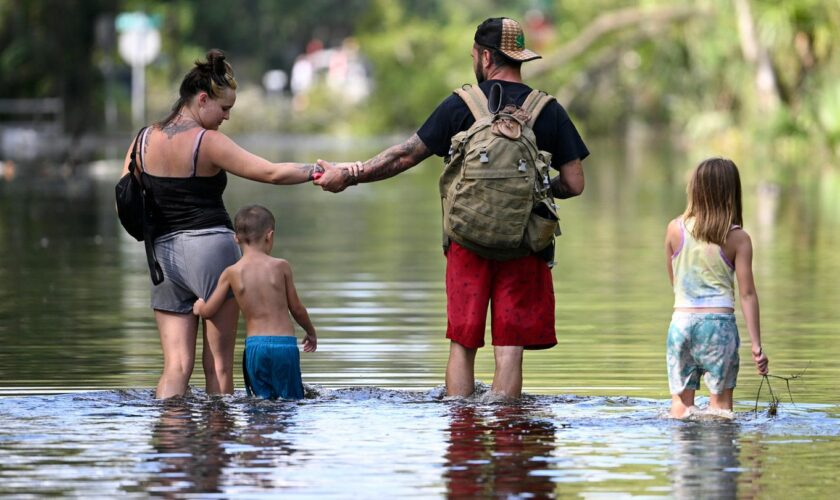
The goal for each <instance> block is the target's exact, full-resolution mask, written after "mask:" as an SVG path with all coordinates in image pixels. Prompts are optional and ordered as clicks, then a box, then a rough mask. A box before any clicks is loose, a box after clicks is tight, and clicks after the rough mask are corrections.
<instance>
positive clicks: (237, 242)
mask: <svg viewBox="0 0 840 500" xmlns="http://www.w3.org/2000/svg"><path fill="white" fill-rule="evenodd" d="M233 240H234V241H235V242H236V244H237V245H241V244H242V242H241V241H239V235H238V234H234V235H233Z"/></svg>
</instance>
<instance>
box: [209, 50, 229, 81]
mask: <svg viewBox="0 0 840 500" xmlns="http://www.w3.org/2000/svg"><path fill="white" fill-rule="evenodd" d="M207 63H208V64H209V65H210V68H211V70H212V72H213V74H214V75H219V76H222V77H224V75H225V74H226V73H227V72H228V70H227V65H226V64H225V53H224V52H222V51H221V50H219V49H210V50H208V51H207Z"/></svg>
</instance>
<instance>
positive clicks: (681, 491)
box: [670, 421, 761, 498]
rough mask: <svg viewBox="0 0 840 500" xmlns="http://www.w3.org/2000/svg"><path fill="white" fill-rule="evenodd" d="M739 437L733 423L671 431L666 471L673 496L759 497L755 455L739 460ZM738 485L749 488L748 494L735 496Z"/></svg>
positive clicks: (687, 426) (684, 426)
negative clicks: (670, 453)
mask: <svg viewBox="0 0 840 500" xmlns="http://www.w3.org/2000/svg"><path fill="white" fill-rule="evenodd" d="M740 433H741V429H740V427H739V425H738V424H737V423H736V422H706V421H700V422H685V423H681V424H679V425H678V426H677V427H675V428H674V430H673V435H672V439H673V466H672V469H671V471H670V476H671V485H672V492H673V493H674V496H675V497H676V498H737V497H744V496H745V494H746V496H748V497H750V498H752V497H753V496H754V495H757V494H759V493H760V492H759V491H757V490H756V488H757V487H758V485H759V481H758V480H759V478H760V475H761V467H760V464H759V463H757V460H758V456H759V455H757V454H748V455H745V456H741V446H740V437H741V436H740ZM742 462H746V463H742ZM742 474H746V475H748V477H741V476H742ZM739 484H741V485H742V487H744V488H749V489H750V491H749V494H747V492H745V491H742V492H741V494H740V495H739V494H738V485H739Z"/></svg>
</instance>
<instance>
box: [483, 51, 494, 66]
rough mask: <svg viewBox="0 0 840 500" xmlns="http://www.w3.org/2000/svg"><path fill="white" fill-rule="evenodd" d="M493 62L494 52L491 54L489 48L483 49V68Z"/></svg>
mask: <svg viewBox="0 0 840 500" xmlns="http://www.w3.org/2000/svg"><path fill="white" fill-rule="evenodd" d="M492 64H493V54H491V53H490V51H489V50H482V51H481V66H482V67H483V68H489V67H490V66H491V65H492Z"/></svg>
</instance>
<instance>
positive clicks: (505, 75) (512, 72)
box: [486, 66, 522, 83]
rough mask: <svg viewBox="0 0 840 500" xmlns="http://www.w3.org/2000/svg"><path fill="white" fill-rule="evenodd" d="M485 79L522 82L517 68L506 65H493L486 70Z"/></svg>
mask: <svg viewBox="0 0 840 500" xmlns="http://www.w3.org/2000/svg"><path fill="white" fill-rule="evenodd" d="M486 79H487V80H502V81H504V82H514V83H522V73H521V72H520V71H519V69H517V68H511V67H508V66H502V67H494V68H492V69H491V70H490V71H488V72H487V78H486Z"/></svg>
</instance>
